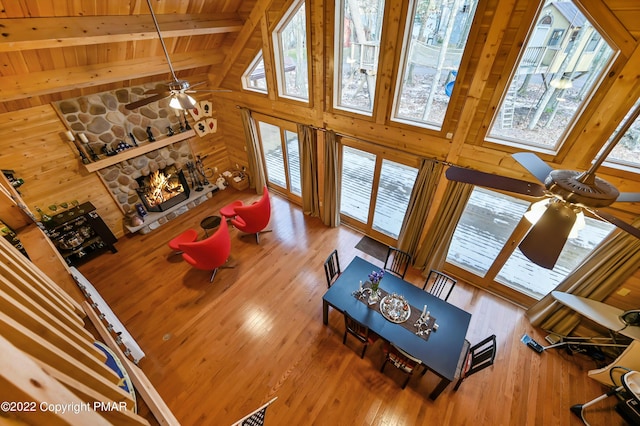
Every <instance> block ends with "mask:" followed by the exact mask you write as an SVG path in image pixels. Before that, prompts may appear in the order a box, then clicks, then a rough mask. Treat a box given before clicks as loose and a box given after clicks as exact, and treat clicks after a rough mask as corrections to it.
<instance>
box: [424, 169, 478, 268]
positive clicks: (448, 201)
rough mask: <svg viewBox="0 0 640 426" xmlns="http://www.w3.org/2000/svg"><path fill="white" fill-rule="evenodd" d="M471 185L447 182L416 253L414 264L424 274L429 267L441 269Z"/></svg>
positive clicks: (469, 193) (471, 189)
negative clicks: (432, 220) (431, 222)
mask: <svg viewBox="0 0 640 426" xmlns="http://www.w3.org/2000/svg"><path fill="white" fill-rule="evenodd" d="M471 191H473V185H471V184H468V183H462V182H453V181H452V182H449V183H448V184H447V188H446V189H445V193H444V197H443V199H442V202H441V203H440V207H439V208H438V211H437V213H436V217H435V220H434V222H433V224H432V225H431V227H430V228H429V230H428V231H427V236H426V237H425V239H424V241H423V242H422V245H421V246H420V249H419V250H418V252H417V254H416V259H415V261H414V266H415V267H417V268H421V269H422V271H423V272H424V273H426V274H428V273H429V271H430V270H431V269H436V270H442V268H443V267H444V263H445V261H446V259H447V252H448V251H449V245H450V244H451V237H452V236H453V233H454V232H455V230H456V227H457V226H458V221H459V220H460V217H461V216H462V213H463V212H464V208H465V207H466V205H467V201H468V200H469V197H470V196H471Z"/></svg>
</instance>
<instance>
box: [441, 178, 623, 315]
mask: <svg viewBox="0 0 640 426" xmlns="http://www.w3.org/2000/svg"><path fill="white" fill-rule="evenodd" d="M529 204H530V203H529V202H528V201H525V200H522V199H519V198H516V197H513V196H510V195H505V194H502V193H499V192H496V191H491V190H488V189H484V188H480V187H476V188H475V189H474V190H473V193H472V194H471V197H470V198H469V201H468V202H467V206H466V207H465V210H464V213H463V214H462V217H461V218H460V221H459V222H458V225H457V227H456V230H455V232H454V234H453V238H452V240H451V245H450V247H449V252H448V254H447V269H448V271H449V272H452V273H453V274H454V275H456V276H458V277H461V278H463V279H466V280H470V281H473V282H474V283H476V284H477V285H480V286H482V287H485V288H487V289H489V290H491V291H493V292H495V293H498V294H501V295H503V296H505V297H507V298H509V299H511V300H513V301H515V302H518V303H521V304H523V305H525V306H528V305H531V304H532V302H533V301H535V300H539V299H541V298H542V297H543V296H544V295H546V294H548V293H549V292H550V291H551V290H553V289H554V288H555V287H556V286H557V285H558V284H559V283H560V282H561V281H562V280H563V279H564V278H565V277H567V276H568V275H569V274H571V272H572V271H573V270H574V269H575V268H576V267H578V265H579V264H580V263H581V262H582V261H583V260H584V259H585V258H586V257H587V256H588V255H589V254H590V253H591V252H592V251H593V249H594V248H595V247H596V246H597V245H598V244H600V242H602V240H603V239H604V238H605V237H606V236H607V235H608V234H609V233H610V232H611V231H612V230H613V229H615V227H614V226H613V225H611V224H610V223H608V222H603V221H601V220H597V219H595V218H591V217H585V222H586V224H585V228H584V229H582V230H580V231H579V233H578V234H577V235H576V236H575V237H570V238H569V239H568V240H567V243H566V244H565V246H564V249H563V250H562V253H561V254H560V257H559V259H558V261H557V262H556V265H555V266H554V268H553V269H545V268H543V267H541V266H538V265H536V264H534V263H533V262H531V261H530V260H529V259H527V258H526V257H525V256H524V255H523V254H522V252H521V251H520V249H518V247H517V246H518V244H519V242H520V241H521V240H522V238H524V236H525V235H526V233H527V232H528V230H529V228H530V227H531V225H530V223H529V222H528V221H527V220H526V219H523V214H524V213H525V211H527V209H528V208H529Z"/></svg>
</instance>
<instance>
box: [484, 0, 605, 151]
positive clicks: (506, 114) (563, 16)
mask: <svg viewBox="0 0 640 426" xmlns="http://www.w3.org/2000/svg"><path fill="white" fill-rule="evenodd" d="M542 15H544V17H543V18H541V19H540V20H539V21H538V27H541V26H542V27H544V28H548V23H549V19H548V17H553V19H552V21H553V27H554V29H553V31H551V32H550V33H548V39H547V40H546V42H545V43H543V44H541V43H540V40H539V38H538V37H534V36H532V37H530V39H529V41H528V43H527V45H526V47H525V50H524V54H523V55H522V58H521V60H520V63H519V64H518V67H517V68H516V70H515V72H514V73H513V75H512V76H511V82H510V84H509V87H508V89H507V91H506V92H505V95H504V97H503V99H502V101H501V105H500V109H499V112H498V114H497V115H496V116H495V117H494V119H493V123H492V124H491V129H490V132H489V137H490V138H491V140H493V141H495V142H498V143H508V144H524V145H528V146H533V147H538V148H543V149H549V150H557V149H558V147H559V145H560V142H561V141H562V139H563V137H564V135H565V134H566V133H568V132H569V131H570V129H571V127H572V125H573V122H574V120H575V119H576V118H577V116H578V112H579V111H580V110H581V107H582V105H583V104H584V103H585V102H586V101H587V100H588V99H589V96H590V93H591V91H592V90H593V89H594V88H595V86H596V85H597V84H598V82H599V80H600V76H601V75H602V74H603V73H604V72H605V71H606V70H607V69H608V67H609V64H610V60H611V58H612V57H613V50H612V49H611V47H610V46H609V45H608V44H607V43H606V42H605V40H604V39H603V38H602V37H601V35H600V34H599V33H598V31H597V30H596V29H595V28H594V27H593V26H592V25H591V23H590V22H589V20H588V19H587V17H585V16H584V15H583V14H582V12H580V9H578V7H577V6H576V5H575V4H574V3H573V2H571V1H563V2H557V1H550V0H547V1H546V2H545V4H544V6H543V8H542ZM536 33H538V34H540V32H536V30H535V29H534V31H533V33H532V34H533V35H535V34H536Z"/></svg>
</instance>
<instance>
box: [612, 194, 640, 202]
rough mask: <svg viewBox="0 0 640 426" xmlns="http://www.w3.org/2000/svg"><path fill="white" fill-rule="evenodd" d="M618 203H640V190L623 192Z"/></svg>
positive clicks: (617, 199) (617, 200)
mask: <svg viewBox="0 0 640 426" xmlns="http://www.w3.org/2000/svg"><path fill="white" fill-rule="evenodd" d="M616 203H640V192H621V193H620V195H618V198H616Z"/></svg>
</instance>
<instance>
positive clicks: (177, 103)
mask: <svg viewBox="0 0 640 426" xmlns="http://www.w3.org/2000/svg"><path fill="white" fill-rule="evenodd" d="M169 106H170V107H171V108H173V109H182V105H180V101H179V100H178V98H176V97H175V96H172V97H171V100H170V101H169Z"/></svg>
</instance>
